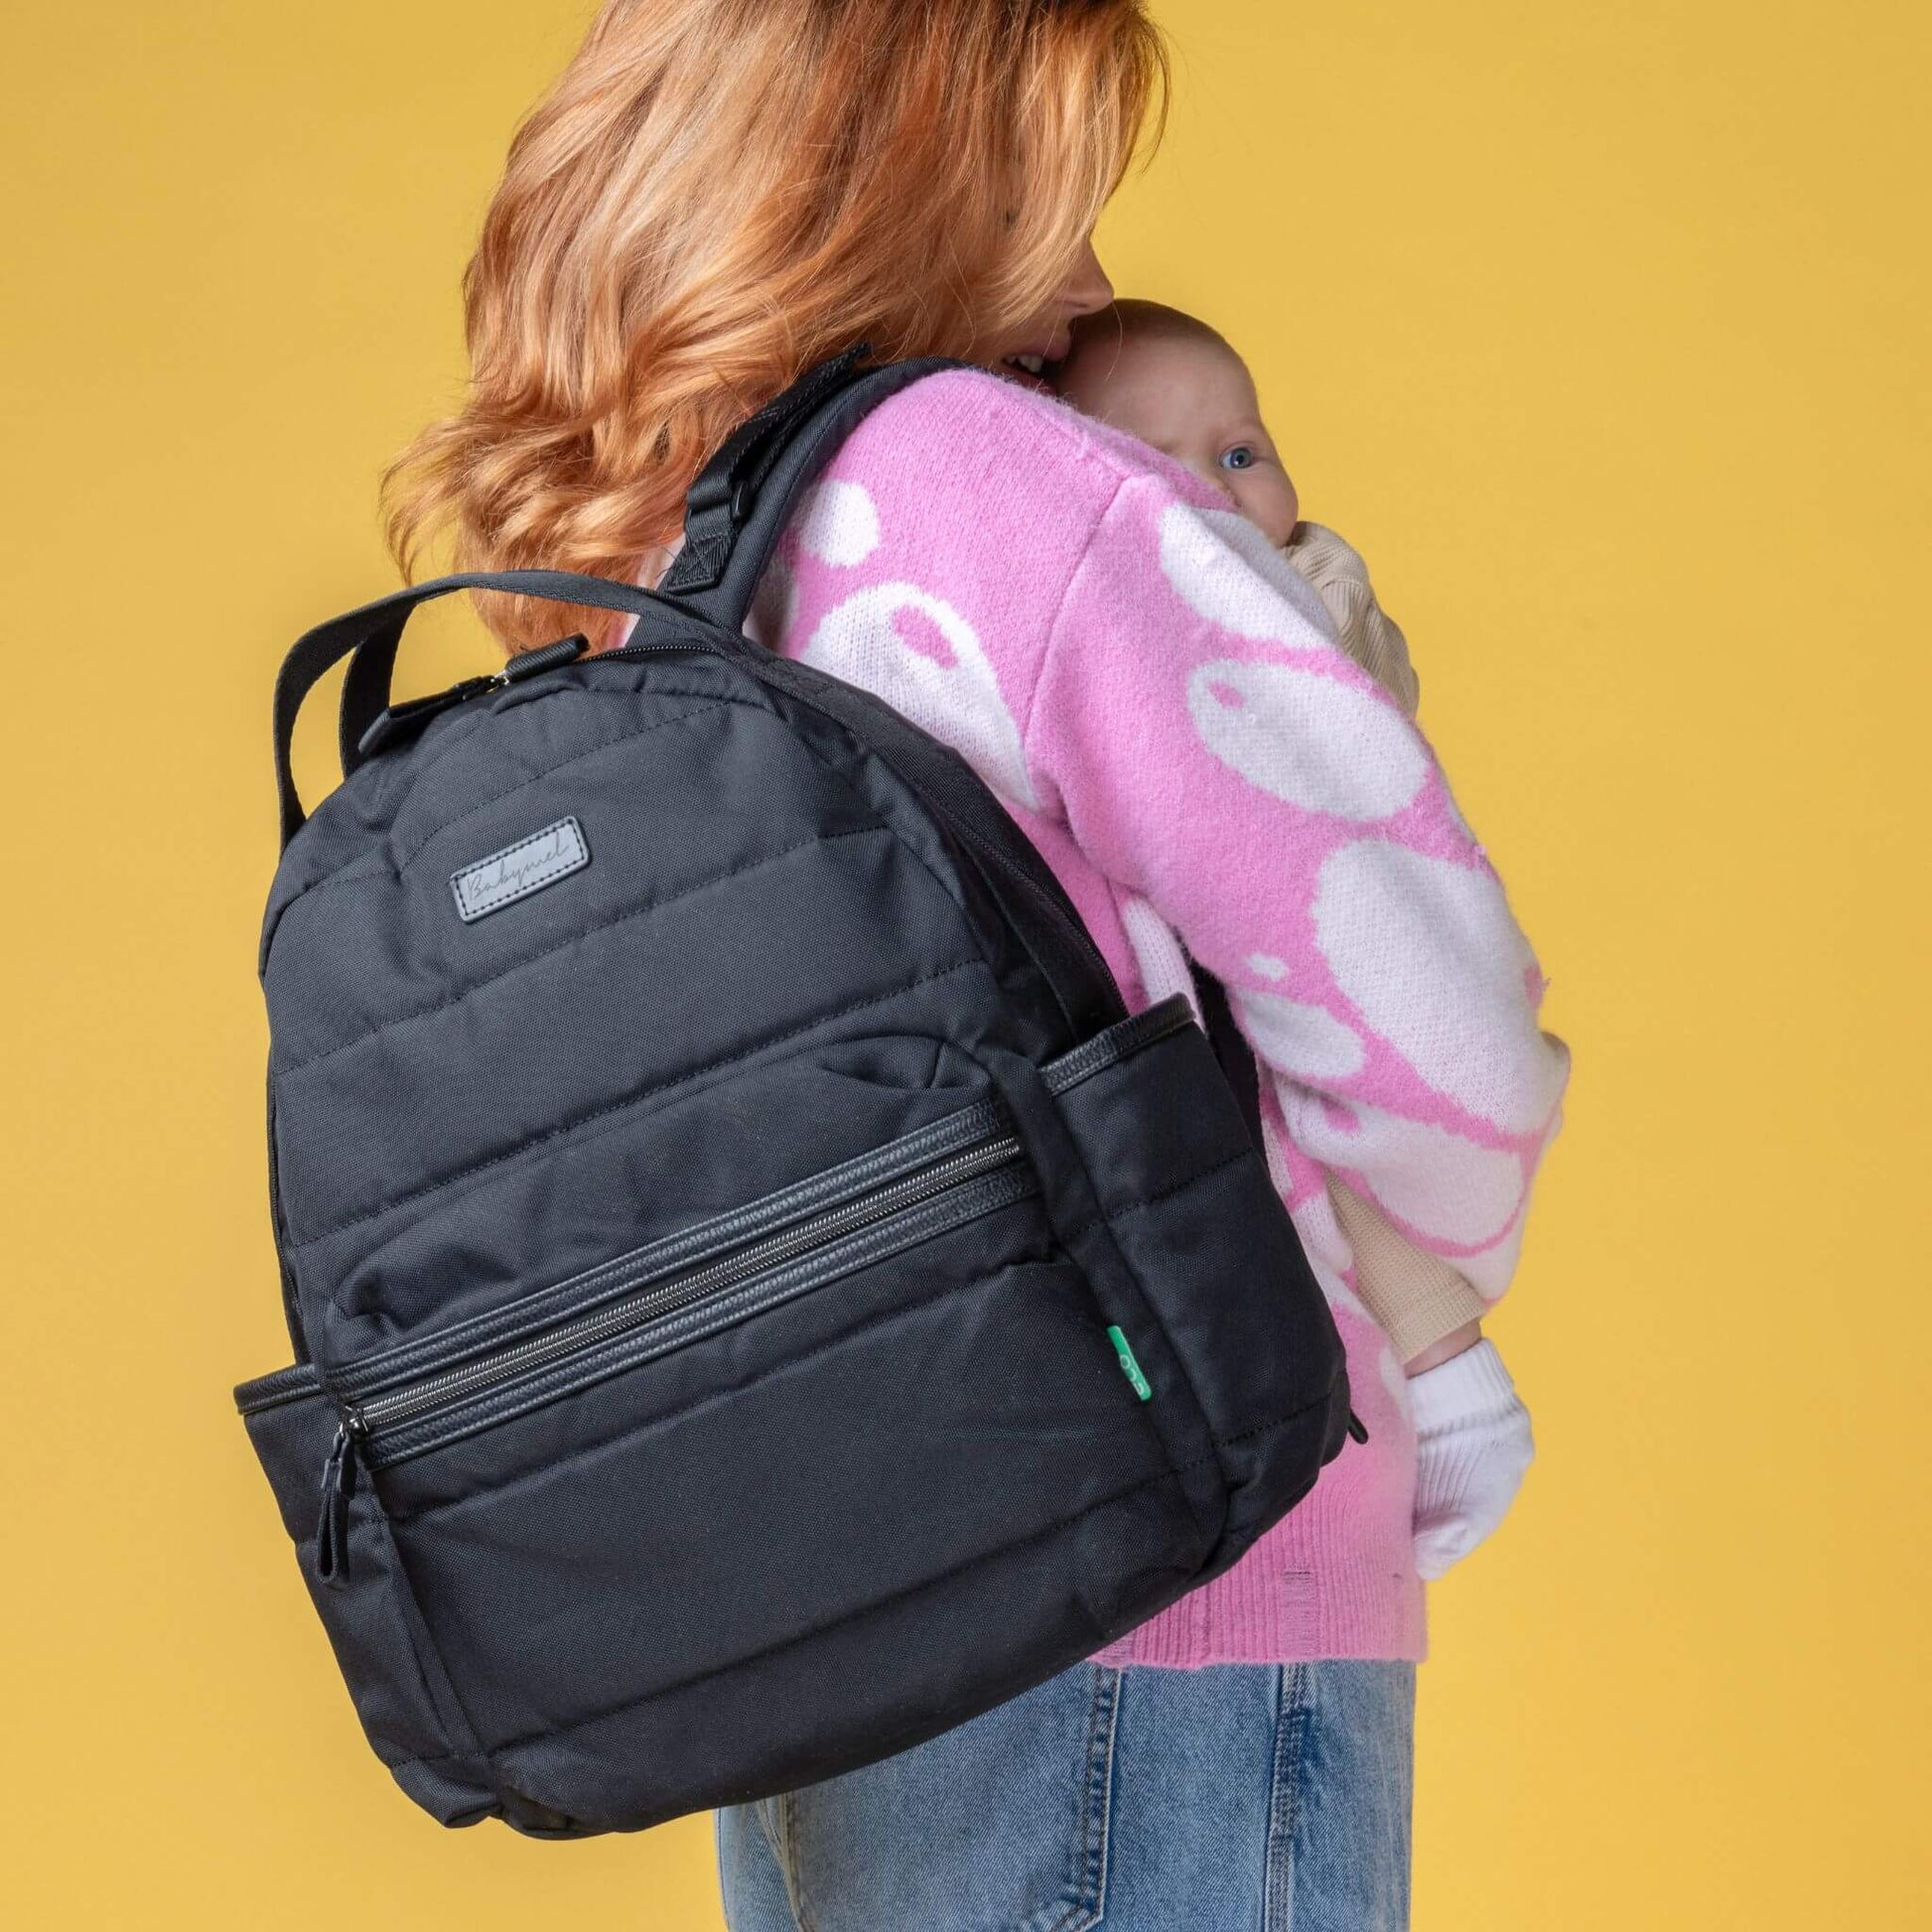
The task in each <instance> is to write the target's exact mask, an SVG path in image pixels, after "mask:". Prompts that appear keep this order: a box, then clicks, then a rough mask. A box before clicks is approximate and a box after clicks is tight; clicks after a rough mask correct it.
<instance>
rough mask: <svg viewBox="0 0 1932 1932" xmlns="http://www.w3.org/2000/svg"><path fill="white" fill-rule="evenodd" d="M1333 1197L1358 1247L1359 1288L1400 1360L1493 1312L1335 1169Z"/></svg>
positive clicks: (1331, 1187)
mask: <svg viewBox="0 0 1932 1932" xmlns="http://www.w3.org/2000/svg"><path fill="white" fill-rule="evenodd" d="M1328 1198H1329V1199H1330V1200H1331V1201H1332V1202H1333V1203H1334V1208H1335V1219H1336V1220H1337V1221H1339V1222H1340V1223H1341V1231H1342V1233H1343V1234H1345V1235H1346V1236H1347V1237H1348V1245H1349V1246H1350V1247H1351V1248H1353V1249H1354V1251H1355V1293H1356V1295H1357V1296H1358V1297H1360V1299H1361V1302H1362V1305H1363V1306H1364V1307H1365V1308H1366V1309H1367V1310H1368V1311H1369V1313H1370V1314H1372V1315H1373V1316H1374V1317H1375V1319H1376V1321H1377V1322H1378V1323H1380V1325H1381V1327H1382V1328H1383V1330H1384V1331H1385V1332H1386V1333H1387V1335H1388V1337H1389V1342H1390V1345H1391V1346H1392V1347H1393V1348H1394V1350H1395V1358H1396V1360H1397V1361H1399V1362H1405V1363H1406V1362H1413V1361H1414V1360H1415V1359H1416V1357H1417V1356H1418V1355H1420V1354H1421V1353H1422V1352H1423V1350H1424V1349H1425V1348H1429V1347H1431V1346H1433V1345H1434V1344H1435V1343H1437V1342H1439V1341H1441V1340H1442V1338H1443V1337H1444V1336H1445V1335H1449V1334H1453V1333H1454V1332H1455V1330H1456V1329H1457V1328H1460V1327H1462V1326H1463V1325H1464V1324H1465V1323H1467V1322H1470V1321H1479V1320H1481V1318H1482V1317H1483V1316H1484V1315H1485V1314H1486V1313H1487V1312H1488V1311H1489V1304H1488V1303H1487V1302H1485V1301H1484V1300H1483V1299H1482V1297H1481V1296H1480V1295H1478V1294H1477V1293H1476V1291H1475V1290H1474V1289H1473V1288H1471V1287H1470V1286H1469V1284H1468V1283H1467V1282H1466V1281H1464V1280H1463V1278H1462V1277H1461V1276H1460V1275H1459V1274H1457V1273H1456V1271H1455V1270H1454V1269H1453V1268H1451V1267H1450V1266H1449V1263H1448V1262H1447V1261H1445V1260H1444V1259H1443V1258H1442V1256H1440V1255H1432V1254H1430V1253H1428V1252H1427V1251H1426V1250H1424V1249H1422V1248H1418V1247H1417V1246H1416V1245H1415V1244H1414V1243H1413V1242H1411V1241H1408V1240H1405V1239H1404V1238H1403V1237H1402V1236H1401V1235H1400V1234H1398V1233H1397V1232H1396V1231H1395V1229H1394V1228H1392V1227H1391V1226H1390V1225H1389V1224H1388V1222H1387V1221H1386V1220H1384V1219H1383V1217H1382V1212H1381V1210H1380V1209H1379V1208H1378V1207H1376V1206H1375V1205H1374V1204H1373V1202H1370V1201H1365V1200H1364V1199H1363V1198H1362V1197H1361V1195H1359V1194H1358V1193H1356V1192H1355V1191H1354V1190H1353V1189H1352V1188H1350V1187H1349V1186H1347V1185H1346V1184H1345V1183H1344V1182H1342V1181H1339V1180H1337V1179H1336V1178H1335V1177H1334V1176H1333V1175H1332V1174H1330V1175H1329V1176H1328Z"/></svg>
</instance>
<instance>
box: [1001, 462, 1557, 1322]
mask: <svg viewBox="0 0 1932 1932" xmlns="http://www.w3.org/2000/svg"><path fill="white" fill-rule="evenodd" d="M1022 734H1023V742H1024V749H1025V757H1026V762H1027V768H1028V772H1029V778H1030V783H1031V787H1032V789H1033V791H1034V792H1035V794H1036V796H1037V798H1038V800H1039V805H1040V808H1041V809H1042V811H1044V812H1045V813H1046V814H1047V815H1048V816H1049V817H1054V818H1058V819H1060V820H1061V821H1062V822H1063V823H1064V824H1065V826H1066V828H1067V830H1068V832H1069V833H1070V835H1071V837H1072V838H1073V840H1074V841H1075V842H1076V843H1077V844H1078V845H1079V846H1080V847H1081V848H1082V849H1083V850H1084V851H1086V852H1087V853H1088V854H1089V855H1091V857H1092V858H1093V860H1094V861H1095V863H1097V864H1098V865H1099V866H1100V867H1101V868H1102V870H1103V871H1104V872H1105V873H1106V874H1107V876H1108V877H1109V878H1110V879H1111V880H1112V881H1113V882H1114V883H1115V885H1116V887H1117V889H1118V890H1119V891H1121V892H1123V893H1129V894H1136V895H1139V896H1141V897H1144V898H1145V899H1146V900H1147V901H1148V902H1149V904H1150V905H1151V906H1152V907H1153V908H1154V910H1155V911H1156V912H1157V913H1158V914H1159V915H1160V916H1161V917H1162V918H1163V919H1165V920H1166V921H1167V922H1168V923H1169V924H1171V925H1172V926H1173V929H1174V930H1175V931H1176V932H1177V933H1178V934H1179V936H1180V938H1181V940H1182V942H1183V943H1184V944H1185V945H1186V947H1187V949H1188V950H1189V951H1190V952H1191V953H1192V954H1193V956H1194V957H1195V958H1196V959H1197V960H1199V961H1200V963H1201V964H1202V965H1203V966H1204V967H1205V968H1206V969H1207V970H1208V971H1209V972H1211V973H1213V974H1215V975H1216V976H1217V977H1218V978H1219V979H1220V980H1222V982H1223V983H1224V984H1225V985H1226V986H1227V988H1228V990H1229V993H1230V996H1231V998H1232V1001H1233V1005H1234V1008H1235V1011H1236V1014H1237V1016H1238V1018H1239V1020H1240V1022H1241V1025H1242V1027H1243V1030H1244V1031H1245V1033H1246V1034H1247V1035H1248V1037H1249V1039H1250V1041H1251V1042H1252V1044H1253V1045H1254V1047H1255V1050H1256V1052H1257V1054H1258V1055H1259V1056H1260V1058H1261V1059H1262V1061H1263V1062H1264V1063H1265V1064H1266V1065H1267V1066H1268V1067H1269V1068H1270V1069H1271V1070H1272V1072H1273V1074H1274V1076H1275V1081H1274V1084H1275V1089H1276V1092H1277V1094H1278V1096H1279V1098H1280V1100H1281V1104H1282V1110H1283V1114H1284V1118H1285V1121H1286V1124H1287V1127H1288V1129H1289V1133H1290V1135H1291V1137H1292V1139H1293V1140H1294V1142H1295V1143H1296V1145H1297V1146H1298V1147H1299V1148H1300V1149H1301V1150H1302V1151H1303V1152H1304V1153H1305V1154H1307V1155H1308V1156H1309V1157H1311V1159H1313V1160H1314V1161H1316V1162H1318V1163H1319V1164H1320V1165H1321V1166H1322V1167H1324V1168H1326V1169H1327V1170H1328V1171H1329V1172H1330V1173H1334V1174H1336V1175H1338V1176H1340V1177H1341V1178H1342V1179H1343V1180H1344V1181H1345V1182H1346V1184H1347V1185H1348V1186H1349V1187H1350V1188H1352V1189H1353V1190H1354V1191H1355V1192H1356V1193H1358V1194H1360V1195H1361V1196H1363V1198H1364V1199H1366V1200H1368V1201H1370V1202H1372V1203H1373V1204H1374V1205H1375V1207H1376V1208H1377V1209H1379V1210H1380V1212H1381V1214H1382V1215H1384V1216H1385V1217H1386V1218H1387V1220H1388V1221H1389V1222H1390V1223H1391V1224H1392V1225H1393V1226H1394V1227H1395V1228H1397V1229H1398V1230H1399V1231H1400V1232H1401V1233H1402V1234H1403V1235H1405V1236H1406V1237H1407V1238H1408V1239H1409V1240H1410V1241H1412V1242H1413V1243H1414V1244H1415V1245H1416V1246H1417V1247H1419V1248H1421V1249H1423V1250H1425V1251H1427V1252H1428V1253H1430V1254H1434V1255H1438V1256H1442V1257H1444V1258H1446V1259H1448V1260H1450V1261H1452V1262H1453V1263H1454V1266H1455V1269H1456V1271H1457V1272H1458V1273H1460V1274H1461V1275H1462V1276H1464V1277H1465V1278H1466V1279H1467V1280H1468V1281H1469V1282H1470V1283H1471V1284H1472V1285H1473V1286H1474V1287H1475V1288H1476V1290H1477V1291H1478V1292H1479V1293H1480V1294H1481V1295H1482V1296H1483V1297H1484V1298H1485V1299H1486V1300H1493V1299H1494V1298H1495V1297H1496V1296H1497V1295H1499V1294H1500V1293H1501V1292H1502V1290H1503V1288H1504V1287H1505V1286H1506V1285H1507V1283H1508V1280H1509V1277H1510V1274H1511V1272H1512V1270H1513V1267H1514V1262H1515V1255H1516V1249H1517V1243H1518V1240H1519V1238H1520V1229H1521V1224H1522V1215H1523V1210H1524V1206H1525V1203H1526V1200H1527V1195H1528V1191H1529V1186H1530V1181H1531V1178H1532V1176H1533V1174H1534V1173H1535V1169H1536V1166H1537V1162H1538V1160H1539V1158H1540V1156H1541V1153H1542V1150H1543V1148H1544V1146H1545V1144H1546V1143H1547V1141H1548V1139H1549V1137H1550V1135H1551V1134H1552V1133H1553V1132H1554V1130H1555V1126H1556V1121H1557V1114H1558V1103H1559V1100H1560V1097H1561V1094H1562V1090H1563V1086H1564V1082H1565V1078H1566V1074H1567V1066H1568V1058H1567V1054H1566V1053H1565V1050H1564V1048H1563V1046H1562V1044H1561V1042H1559V1041H1557V1040H1555V1039H1553V1038H1551V1037H1549V1036H1548V1035H1544V1034H1543V1033H1542V1032H1540V1031H1539V1029H1538V1026H1537V1010H1538V1007H1539V1005H1540V1003H1541V998H1542V992H1543V984H1544V982H1543V979H1542V975H1541V973H1540V971H1539V970H1538V968H1537V965H1536V962H1535V959H1534V957H1533V956H1532V954H1531V952H1530V949H1529V947H1528V945H1527V943H1526V942H1525V940H1524V938H1523V936H1522V934H1521V932H1520V931H1519V930H1518V929H1517V926H1516V922H1515V920H1514V918H1513V917H1512V916H1511V914H1510V910H1509V906H1508V903H1507V900H1506V899H1505V897H1504V894H1503V890H1502V887H1501V884H1500V882H1499V881H1498V880H1497V878H1496V875H1495V873H1494V872H1493V871H1492V870H1491V869H1490V867H1489V865H1488V862H1487V860H1486V858H1485V857H1484V855H1483V851H1482V848H1481V847H1480V846H1479V845H1477V844H1476V842H1475V840H1474V838H1473V837H1472V835H1471V834H1470V832H1469V830H1468V828H1467V826H1466V825H1465V824H1464V822H1463V820H1462V818H1461V816H1460V814H1459V813H1458V812H1457V811H1456V809H1455V806H1454V804H1453V801H1452V800H1451V798H1450V796H1449V788H1448V785H1447V783H1446V781H1445V779H1444V776H1443V773H1442V771H1441V768H1440V767H1439V765H1438V763H1437V761H1436V759H1435V757H1434V755H1433V754H1432V752H1431V750H1430V748H1429V746H1428V744H1427V743H1426V742H1425V740H1424V739H1423V738H1422V737H1421V735H1420V734H1419V733H1418V732H1417V730H1416V729H1415V727H1414V726H1413V725H1412V724H1411V723H1410V721H1409V720H1408V719H1407V718H1405V717H1404V716H1403V714H1402V712H1401V710H1400V709H1399V708H1398V707H1397V706H1396V705H1395V704H1394V703H1393V702H1391V700H1390V699H1389V697H1388V696H1387V694H1386V693H1385V692H1383V691H1382V690H1381V689H1380V688H1379V687H1378V686H1377V685H1376V684H1375V682H1374V681H1373V680H1372V679H1371V678H1370V677H1368V676H1367V675H1366V674H1365V673H1364V672H1363V671H1361V670H1360V669H1359V668H1358V667H1357V666H1356V665H1355V664H1353V663H1351V662H1350V661H1349V659H1348V658H1347V657H1346V656H1345V655H1344V654H1343V653H1342V652H1341V651H1340V650H1339V649H1338V648H1337V647H1336V646H1335V644H1334V643H1333V642H1332V641H1331V638H1330V635H1329V627H1328V621H1327V619H1326V616H1325V614H1324V613H1323V612H1322V610H1321V607H1320V605H1319V602H1318V601H1317V600H1316V598H1315V595H1314V593H1313V592H1312V591H1311V589H1310V588H1309V586H1308V585H1307V584H1306V583H1305V582H1304V581H1303V580H1302V579H1301V578H1300V577H1298V576H1297V574H1296V573H1295V572H1294V570H1293V569H1292V568H1291V567H1290V566H1289V565H1288V564H1287V563H1286V562H1285V561H1284V560H1283V559H1282V558H1281V556H1280V554H1279V553H1278V552H1276V551H1274V550H1272V549H1271V548H1270V547H1269V546H1268V544H1267V542H1266V540H1265V539H1264V538H1262V537H1261V535H1260V534H1259V532H1257V531H1255V530H1254V529H1253V528H1252V527H1251V526H1250V525H1248V524H1247V523H1246V522H1244V521H1243V520H1242V519H1241V518H1239V517H1238V516H1236V515H1234V514H1233V513H1231V512H1225V511H1220V510H1215V509H1210V508H1206V507H1202V506H1200V505H1198V504H1196V503H1193V502H1190V501H1188V500H1186V499H1185V498H1184V497H1182V496H1181V495H1180V494H1179V493H1178V492H1177V491H1176V489H1175V488H1174V487H1173V484H1172V483H1169V482H1168V481H1167V480H1165V479H1164V478H1162V477H1160V476H1158V475H1148V474H1143V475H1136V476H1131V477H1129V478H1127V479H1126V480H1125V481H1124V482H1123V483H1121V484H1120V486H1119V488H1118V489H1117V491H1116V492H1115V494H1114V496H1113V498H1112V501H1111V503H1110V505H1109V506H1108V507H1107V509H1106V511H1105V513H1104V514H1103V515H1101V516H1100V518H1099V519H1098V521H1097V523H1095V524H1094V526H1093V527H1092V531H1091V535H1090V536H1089V539H1088V541H1087V544H1086V547H1085V550H1084V552H1083V554H1082V555H1081V557H1080V559H1079V562H1078V565H1077V567H1076V568H1075V570H1074V571H1073V573H1072V576H1071V578H1070V580H1069V582H1068V584H1067V588H1066V591H1065V594H1064V596H1063V598H1062V599H1061V602H1060V605H1059V609H1058V611H1057V614H1056V616H1055V618H1054V621H1053V624H1052V628H1051V630H1050V632H1049V633H1048V635H1047V637H1046V640H1045V644H1044V650H1043V656H1042V659H1041V661H1040V664H1039V669H1038V675H1037V677H1036V678H1035V681H1034V684H1033V689H1032V696H1031V702H1030V703H1029V705H1028V707H1027V710H1026V714H1025V717H1024V721H1023V724H1022Z"/></svg>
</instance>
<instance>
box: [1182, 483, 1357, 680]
mask: <svg viewBox="0 0 1932 1932" xmlns="http://www.w3.org/2000/svg"><path fill="white" fill-rule="evenodd" d="M1230 550H1232V551H1233V552H1234V553H1235V555H1236V556H1238V557H1239V558H1240V559H1241V561H1242V562H1243V563H1245V564H1247V565H1248V566H1249V568H1248V569H1246V570H1232V569H1230V568H1229V558H1228V552H1229V551H1230ZM1160 554H1161V572H1162V575H1163V576H1165V577H1166V578H1167V580H1168V582H1169V583H1170V584H1172V585H1173V589H1174V594H1175V595H1176V596H1177V597H1178V598H1179V599H1180V601H1181V603H1183V604H1184V605H1186V607H1187V608H1188V610H1190V611H1192V612H1193V613H1194V614H1195V615H1196V616H1197V617H1203V618H1205V619H1206V620H1207V621H1208V622H1209V623H1215V624H1219V625H1220V626H1221V628H1222V629H1223V630H1231V631H1233V632H1234V634H1235V635H1236V636H1237V637H1249V638H1252V639H1253V640H1254V641H1255V642H1257V643H1264V644H1294V645H1296V646H1298V647H1300V648H1302V649H1305V650H1312V649H1315V648H1318V647H1319V646H1320V645H1322V644H1332V642H1333V639H1334V621H1333V619H1331V618H1330V617H1329V616H1328V613H1327V609H1326V607H1325V606H1324V605H1323V604H1322V602H1321V599H1320V597H1319V595H1318V594H1317V593H1316V591H1315V590H1314V587H1313V586H1312V585H1311V584H1310V583H1309V581H1308V579H1307V578H1305V577H1304V576H1303V575H1302V574H1301V572H1300V571H1298V570H1297V569H1296V568H1295V566H1294V565H1293V564H1291V563H1290V562H1289V561H1288V559H1287V558H1286V557H1284V556H1282V554H1281V553H1280V552H1279V551H1278V550H1276V548H1275V547H1274V545H1273V544H1271V543H1270V542H1269V541H1268V539H1267V538H1266V537H1265V536H1263V535H1262V533H1261V532H1260V531H1259V530H1257V529H1256V528H1255V526H1254V525H1253V524H1252V523H1250V522H1249V521H1248V519H1247V518H1246V517H1245V516H1243V515H1241V514H1240V512H1239V511H1238V510H1197V509H1195V508H1193V507H1192V506H1191V505H1190V504H1187V503H1170V504H1169V505H1168V506H1167V508H1166V509H1164V510H1163V511H1162V512H1161V553H1160Z"/></svg>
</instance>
